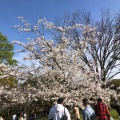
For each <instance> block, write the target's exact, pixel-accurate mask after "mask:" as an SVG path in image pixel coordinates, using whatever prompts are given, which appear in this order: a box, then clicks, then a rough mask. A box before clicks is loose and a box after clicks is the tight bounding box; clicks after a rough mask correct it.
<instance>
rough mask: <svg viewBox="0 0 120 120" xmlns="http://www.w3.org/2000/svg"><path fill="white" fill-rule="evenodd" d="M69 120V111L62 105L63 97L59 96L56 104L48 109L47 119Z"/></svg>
mask: <svg viewBox="0 0 120 120" xmlns="http://www.w3.org/2000/svg"><path fill="white" fill-rule="evenodd" d="M63 118H64V120H65V119H66V120H71V118H70V113H69V111H68V109H67V108H65V107H64V98H59V99H58V100H57V104H56V105H55V106H53V107H52V108H51V109H50V112H49V115H48V120H51V119H52V120H63Z"/></svg>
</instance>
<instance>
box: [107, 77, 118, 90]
mask: <svg viewBox="0 0 120 120" xmlns="http://www.w3.org/2000/svg"><path fill="white" fill-rule="evenodd" d="M110 86H111V89H114V90H116V91H117V92H120V90H118V89H117V88H118V87H119V86H120V79H113V80H111V81H110V82H109V83H108V84H107V87H110Z"/></svg>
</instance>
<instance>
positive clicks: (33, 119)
mask: <svg viewBox="0 0 120 120" xmlns="http://www.w3.org/2000/svg"><path fill="white" fill-rule="evenodd" d="M30 118H31V119H30V120H36V113H35V110H34V109H33V110H32V112H31V117H30Z"/></svg>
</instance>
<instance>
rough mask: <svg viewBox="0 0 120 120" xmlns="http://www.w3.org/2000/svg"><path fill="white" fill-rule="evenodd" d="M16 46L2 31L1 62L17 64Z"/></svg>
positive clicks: (0, 37)
mask: <svg viewBox="0 0 120 120" xmlns="http://www.w3.org/2000/svg"><path fill="white" fill-rule="evenodd" d="M13 50H14V46H13V45H12V44H11V43H10V42H9V41H8V39H7V37H6V36H4V35H3V34H2V33H0V63H4V64H8V65H17V61H16V60H15V59H13V55H14V52H13Z"/></svg>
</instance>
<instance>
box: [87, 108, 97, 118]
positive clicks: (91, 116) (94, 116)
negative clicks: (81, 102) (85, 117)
mask: <svg viewBox="0 0 120 120" xmlns="http://www.w3.org/2000/svg"><path fill="white" fill-rule="evenodd" d="M85 110H86V109H85ZM86 111H88V110H86ZM88 113H89V114H90V112H89V111H88ZM90 119H91V120H98V118H97V116H96V115H95V113H93V114H92V115H91V114H90Z"/></svg>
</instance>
